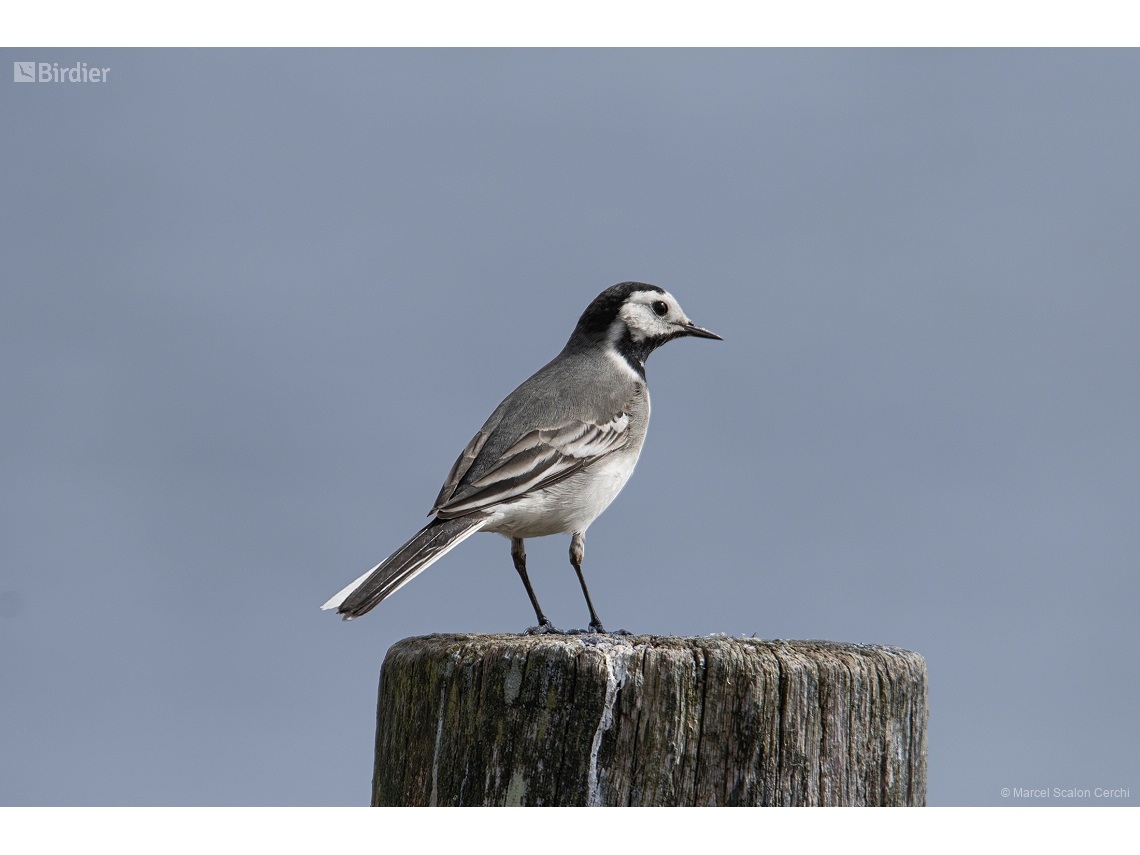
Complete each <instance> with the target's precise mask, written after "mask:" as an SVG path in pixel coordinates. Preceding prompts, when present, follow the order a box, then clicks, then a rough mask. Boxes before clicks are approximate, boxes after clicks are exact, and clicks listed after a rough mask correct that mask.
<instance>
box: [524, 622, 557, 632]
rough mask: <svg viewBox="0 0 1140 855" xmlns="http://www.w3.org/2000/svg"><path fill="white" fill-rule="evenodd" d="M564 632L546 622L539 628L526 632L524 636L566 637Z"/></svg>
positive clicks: (534, 627)
mask: <svg viewBox="0 0 1140 855" xmlns="http://www.w3.org/2000/svg"><path fill="white" fill-rule="evenodd" d="M565 634H566V633H564V632H563V631H562V630H560V629H559V628H558V627H556V626H555V625H554V624H552V623H551V622H550V621H548V620H544V621H543V622H542V623H540V624H539V625H538V626H532V627H531V628H530V629H528V630H526V631H525V632H524V633H523V635H565Z"/></svg>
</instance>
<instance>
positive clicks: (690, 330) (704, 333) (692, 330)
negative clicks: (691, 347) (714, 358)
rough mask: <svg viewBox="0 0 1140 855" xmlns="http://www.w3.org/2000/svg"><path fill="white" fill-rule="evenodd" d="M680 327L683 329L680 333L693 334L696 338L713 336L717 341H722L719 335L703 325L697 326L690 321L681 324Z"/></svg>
mask: <svg viewBox="0 0 1140 855" xmlns="http://www.w3.org/2000/svg"><path fill="white" fill-rule="evenodd" d="M681 329H682V330H684V332H683V333H681V334H682V335H695V336H696V337H697V338H715V339H716V340H717V341H724V339H723V338H721V337H720V336H719V335H717V334H716V333H714V332H709V331H708V330H706V329H705V328H704V327H698V326H697V325H696V324H694V323H692V322H691V321H689V322H686V323H683V324H681Z"/></svg>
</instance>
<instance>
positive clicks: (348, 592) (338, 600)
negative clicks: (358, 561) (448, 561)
mask: <svg viewBox="0 0 1140 855" xmlns="http://www.w3.org/2000/svg"><path fill="white" fill-rule="evenodd" d="M487 522H490V518H488V519H487V520H485V521H484V522H483V523H482V524H481V525H473V526H471V528H469V529H467V531H465V532H463V534H461V535H460V536H459V537H457V538H455V540H453V541H452V542H451V543H449V544H448V545H447V547H446V548H445V549H442V550H440V551H439V552H438V553H436V554H435V555H434V556H432V558H431V559H430V560H428V561H425V562H424V563H423V564H421V565H420V566H419V567H417V568H416V571H415V572H414V573H410V574H408V576H406V577H405V578H404V579H403V580H401V582H400V584H399V585H397V586H396V587H395V588H393V589H392V590H391V591H389V592H388V593H387V594H386V595H385V599H387V598H388V597H390V596H392V594H394V593H396V592H397V591H398V590H400V589H401V588H402V587H404V586H405V585H406V584H408V583H409V582H410V581H412V580H413V579H414V578H416V577H417V576H419V575H420V574H421V573H423V572H424V571H425V570H427V569H428V568H429V567H431V565H433V564H435V562H437V561H439V559H441V558H443V556H445V555H447V553H449V552H451V550H453V549H455V547H457V546H459V544H461V543H463V541H465V540H467V538H469V537H470V536H471V535H473V534H475V532H477V531H480V530H482V528H483V526H484V525H486V523H487ZM400 549H403V547H400ZM399 551H400V550H399V549H397V550H396V552H399ZM396 552H393V553H392V555H389V556H388V557H387V558H385V559H384V560H383V561H381V562H380V563H379V564H377V565H376V566H375V567H373V568H372V569H371V570H369V571H368V572H367V573H365V574H363V575H362V576H361V577H360V578H358V579H356V580H354V581H353V582H351V583H349V584H348V585H347V586H346V587H344V588H342V589H341V590H340V591H338V592H337V593H336V594H334V595H333V597H332V599H330V600H329V601H328V602H327V603H325V604H324V605H323V606H321V610H322V611H327V610H329V609H339V608H340V607H341V605H342V604H343V603H344V601H345V600H347V599H348V598H349V597H351V596H352V595H353V594H354V593H355V592H356V589H357V588H359V587H360V586H361V585H363V584H364V583H365V582H366V581H368V577H369V576H371V575H372V574H373V573H375V572H376V571H377V570H379V569H380V568H381V567H383V566H384V565H385V564H387V563H388V561H389V560H390V559H391V558H392V556H393V555H395V554H396ZM344 619H345V620H352V618H351V617H350V616H349V615H345V617H344Z"/></svg>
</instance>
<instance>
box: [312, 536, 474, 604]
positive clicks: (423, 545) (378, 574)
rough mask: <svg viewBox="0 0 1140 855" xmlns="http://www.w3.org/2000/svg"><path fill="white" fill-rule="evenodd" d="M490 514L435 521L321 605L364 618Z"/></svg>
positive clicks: (456, 543)
mask: <svg viewBox="0 0 1140 855" xmlns="http://www.w3.org/2000/svg"><path fill="white" fill-rule="evenodd" d="M488 519H489V517H488V516H487V515H486V514H479V513H476V514H468V515H467V516H463V517H458V518H456V519H453V520H432V521H431V522H430V523H428V524H427V525H426V526H424V527H423V528H422V529H420V531H419V533H418V534H416V536H415V537H413V538H412V539H411V540H409V541H408V542H407V543H405V544H404V545H403V546H401V547H400V548H399V549H397V550H396V551H395V552H394V553H392V554H391V555H390V556H388V558H386V559H385V560H383V561H381V562H380V563H379V564H377V565H376V566H375V567H373V568H372V569H371V570H369V571H368V572H367V573H365V574H364V575H363V576H361V577H360V578H359V579H357V580H356V581H355V582H353V583H352V584H351V585H349V586H348V587H347V588H345V589H344V590H342V591H341V592H340V593H338V594H337V595H336V596H335V597H333V598H332V599H331V600H329V601H328V602H327V603H325V604H324V605H323V606H321V608H322V609H336V610H337V612H338V613H339V614H342V615H344V619H345V620H352V619H353V618H355V617H360V616H361V615H362V614H365V613H366V612H368V611H369V610H371V609H372V608H373V607H375V606H376V604H377V603H379V602H380V601H381V600H383V599H384V598H385V597H387V596H389V595H390V594H394V593H395V592H396V591H398V590H399V589H400V588H402V587H403V586H404V585H406V584H408V582H410V581H412V579H414V578H415V577H416V576H418V575H419V574H420V573H422V572H423V571H424V570H426V569H427V568H428V567H430V566H431V565H432V564H434V563H435V562H436V561H438V560H439V559H440V558H442V557H443V556H444V555H446V554H447V553H448V552H450V551H451V550H452V549H454V548H455V547H456V546H458V545H459V544H460V543H462V542H463V541H464V540H466V539H467V538H469V537H470V536H471V535H473V534H474V533H475V532H477V531H478V530H479V529H481V528H482V527H483V526H484V525H485V524H486V522H487V520H488Z"/></svg>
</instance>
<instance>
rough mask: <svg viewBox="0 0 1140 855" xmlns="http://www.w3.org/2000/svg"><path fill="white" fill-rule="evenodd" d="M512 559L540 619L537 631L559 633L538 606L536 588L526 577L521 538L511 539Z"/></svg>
mask: <svg viewBox="0 0 1140 855" xmlns="http://www.w3.org/2000/svg"><path fill="white" fill-rule="evenodd" d="M511 559H512V560H513V561H514V562H515V569H516V570H518V571H519V575H520V576H522V581H523V585H525V586H526V594H527V596H528V597H530V604H531V605H532V606H534V613H535V615H536V616H537V617H538V626H537V627H536V629H537V630H538V631H539V632H557V631H558V630H556V629H555V628H554V624H552V623H551V622H550V620H549V619H548V618H547V617H546V615H544V614H543V613H542V606H540V605H539V604H538V597H536V596H535V595H534V588H532V587H531V586H530V577H529V576H527V575H526V550H525V549H523V539H522V538H521V537H512V538H511Z"/></svg>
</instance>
